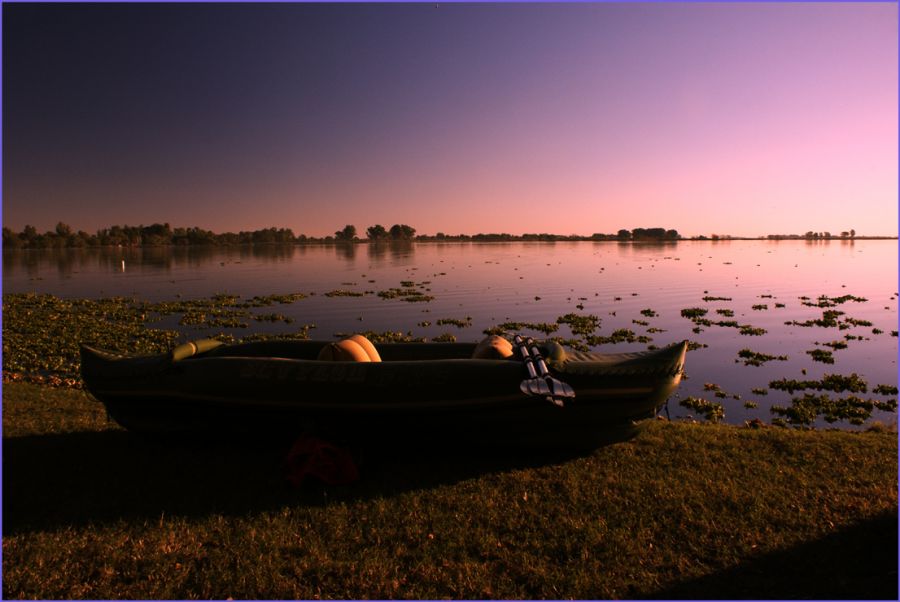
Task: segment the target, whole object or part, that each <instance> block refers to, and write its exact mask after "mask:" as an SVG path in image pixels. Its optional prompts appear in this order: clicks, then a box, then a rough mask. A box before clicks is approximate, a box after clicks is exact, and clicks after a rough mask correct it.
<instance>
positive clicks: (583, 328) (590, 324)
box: [556, 313, 600, 335]
mask: <svg viewBox="0 0 900 602" xmlns="http://www.w3.org/2000/svg"><path fill="white" fill-rule="evenodd" d="M556 323H557V324H568V325H569V329H570V330H571V331H572V334H575V335H579V334H580V335H589V334H591V333H592V332H594V331H595V330H597V328H598V327H599V326H600V318H598V317H597V316H595V315H593V314H588V315H578V314H572V313H569V314H566V315H564V316H560V317H558V318H556Z"/></svg>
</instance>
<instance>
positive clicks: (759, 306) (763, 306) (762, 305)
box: [751, 303, 769, 311]
mask: <svg viewBox="0 0 900 602" xmlns="http://www.w3.org/2000/svg"><path fill="white" fill-rule="evenodd" d="M751 309H753V310H754V311H763V310H766V309H769V306H768V305H766V304H765V303H759V304H757V305H754V306H753V307H752V308H751Z"/></svg>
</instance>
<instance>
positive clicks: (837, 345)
mask: <svg viewBox="0 0 900 602" xmlns="http://www.w3.org/2000/svg"><path fill="white" fill-rule="evenodd" d="M816 345H822V346H824V347H831V348H832V349H835V350H837V349H846V348H847V343H846V342H845V341H831V342H830V343H819V342H816Z"/></svg>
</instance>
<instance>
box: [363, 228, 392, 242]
mask: <svg viewBox="0 0 900 602" xmlns="http://www.w3.org/2000/svg"><path fill="white" fill-rule="evenodd" d="M366 236H367V237H368V238H369V240H384V239H386V238H387V237H388V231H387V230H385V228H384V226H382V225H381V224H375V225H374V226H369V227H368V228H366Z"/></svg>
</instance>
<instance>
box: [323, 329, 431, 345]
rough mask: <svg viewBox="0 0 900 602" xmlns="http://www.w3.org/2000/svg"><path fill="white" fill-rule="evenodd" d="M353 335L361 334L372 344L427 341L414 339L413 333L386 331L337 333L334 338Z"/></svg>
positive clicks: (422, 338) (421, 338)
mask: <svg viewBox="0 0 900 602" xmlns="http://www.w3.org/2000/svg"><path fill="white" fill-rule="evenodd" d="M353 334H361V335H363V336H364V337H366V338H367V339H369V340H370V341H371V342H372V343H424V342H425V341H426V339H425V338H424V337H414V336H413V334H412V332H407V333H403V332H402V331H399V330H384V331H381V332H376V331H374V330H366V331H363V332H358V333H353V332H336V333H334V336H335V338H338V339H345V338H347V337H349V336H352V335H353Z"/></svg>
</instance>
